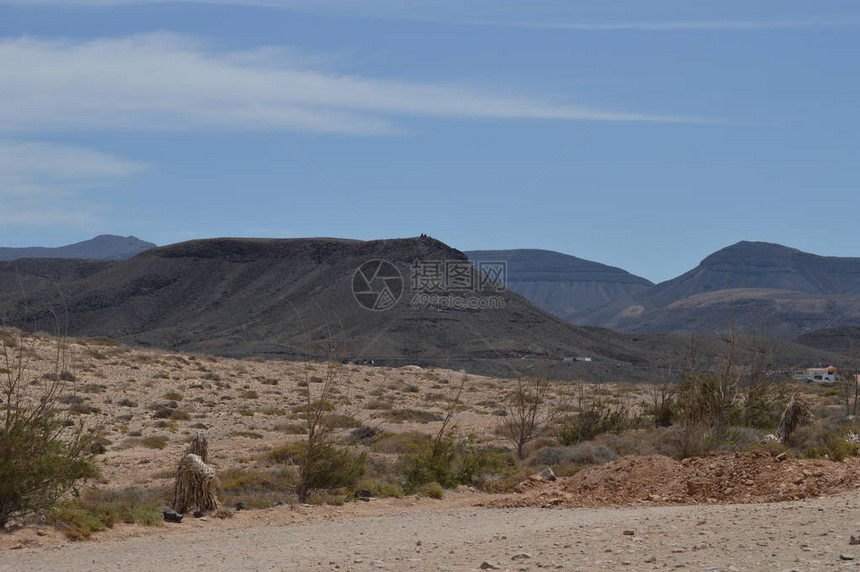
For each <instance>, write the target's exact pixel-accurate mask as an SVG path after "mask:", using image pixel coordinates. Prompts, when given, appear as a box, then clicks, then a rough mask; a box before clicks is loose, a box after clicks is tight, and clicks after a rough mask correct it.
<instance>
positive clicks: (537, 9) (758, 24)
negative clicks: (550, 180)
mask: <svg viewBox="0 0 860 572" xmlns="http://www.w3.org/2000/svg"><path fill="white" fill-rule="evenodd" d="M2 4H26V5H30V6H32V5H43V6H81V7H116V6H129V5H141V4H209V5H234V6H256V7H263V8H274V9H285V10H294V11H299V12H307V13H312V14H317V15H329V14H336V15H338V16H345V15H346V16H352V17H360V18H370V19H388V20H414V21H431V22H439V23H445V24H463V25H475V26H506V27H522V28H536V29H567V30H582V31H607V32H612V31H640V32H665V31H697V30H698V31H708V30H713V31H717V30H722V31H735V32H754V31H767V30H779V29H791V28H821V27H843V26H856V25H860V17H858V16H856V15H845V14H840V15H838V16H836V17H820V16H809V15H800V16H796V17H792V16H788V15H784V17H779V16H774V17H770V18H759V19H748V18H744V17H743V14H744V9H743V8H740V9H739V8H738V6H739V5H735V7H734V8H733V7H732V6H731V3H728V4H726V5H725V6H721V7H722V8H724V9H722V10H719V12H721V13H722V14H721V15H725V14H739V17H706V16H705V14H707V9H708V7H703V6H701V5H697V4H695V3H687V4H686V6H685V5H684V4H680V5H679V4H677V3H671V2H669V3H668V4H669V6H670V8H669V9H664V10H663V13H674V12H679V13H678V15H677V18H665V17H663V18H660V17H658V18H653V17H651V18H649V17H647V16H646V15H644V14H643V17H642V18H641V19H636V18H628V19H625V18H623V17H622V15H623V13H624V12H628V11H630V10H624V11H620V10H618V9H613V8H612V7H610V6H607V5H606V4H605V2H602V1H597V2H588V1H585V2H583V1H578V2H575V3H573V2H567V1H566V0H533V1H532V2H530V3H529V4H528V6H527V9H524V5H523V4H522V2H520V1H519V0H513V1H505V0H471V1H470V2H466V3H464V2H462V1H461V0H456V1H454V0H436V1H434V2H426V1H423V0H363V1H361V2H356V1H355V0H0V5H2ZM740 6H743V5H742V4H740ZM628 8H629V7H628ZM786 9H788V7H786ZM659 10H660V3H659V2H656V3H649V4H648V10H647V12H646V13H645V14H648V13H650V14H656V13H659ZM691 14H696V16H695V17H690V15H691ZM700 15H701V16H702V17H699V16H700ZM709 15H711V16H712V15H713V13H712V14H709ZM524 16H527V18H524Z"/></svg>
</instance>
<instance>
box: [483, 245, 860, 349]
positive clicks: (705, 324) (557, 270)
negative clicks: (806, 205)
mask: <svg viewBox="0 0 860 572" xmlns="http://www.w3.org/2000/svg"><path fill="white" fill-rule="evenodd" d="M532 252H535V253H536V254H535V255H533V256H532V255H530V254H529V253H532ZM473 255H474V259H475V260H476V261H477V260H481V259H482V258H483V257H486V256H496V257H500V258H502V259H505V260H508V276H509V281H508V284H509V286H510V287H511V288H512V289H513V290H515V291H517V292H520V293H522V294H523V295H524V296H526V297H527V298H529V299H530V300H532V302H534V303H535V304H536V305H538V306H540V307H542V308H544V309H546V310H547V311H550V312H552V313H553V314H555V315H557V316H560V317H562V318H564V319H567V320H569V321H572V322H575V323H578V324H584V325H597V326H602V327H607V328H612V329H616V330H620V331H625V332H643V333H644V332H681V333H684V332H686V333H690V332H699V333H715V332H725V331H727V330H729V329H730V328H731V327H732V323H734V325H735V327H737V328H739V329H742V330H747V331H750V330H754V331H758V332H759V333H767V334H769V335H771V336H776V337H779V338H783V339H791V338H794V337H796V336H800V335H803V334H806V333H810V332H813V331H816V330H820V329H828V328H834V327H840V326H860V258H837V257H826V256H817V255H814V254H809V253H806V252H802V251H800V250H796V249H793V248H788V247H785V246H781V245H778V244H771V243H766V242H739V243H737V244H734V245H732V246H729V247H727V248H724V249H722V250H720V251H718V252H716V253H714V254H712V255H710V256H708V257H706V258H705V259H704V260H702V262H701V263H700V264H699V265H698V266H697V267H696V268H694V269H692V270H690V271H689V272H686V273H684V274H682V275H681V276H679V277H677V278H674V279H672V280H668V281H666V282H662V283H660V284H657V285H649V284H650V283H649V282H648V281H647V280H645V279H642V278H638V277H635V276H633V275H630V274H628V273H627V272H625V271H623V270H620V269H616V268H611V267H606V266H603V265H601V264H598V263H594V262H588V261H582V260H581V259H578V258H575V257H569V256H566V255H562V254H559V253H546V252H545V251H527V250H513V251H493V252H492V253H491V254H487V252H486V251H483V252H478V253H470V256H473ZM529 257H531V261H530V262H528V263H526V262H525V260H528V259H529ZM562 261H568V262H569V264H564V263H563V262H562ZM561 269H565V270H564V271H563V270H561ZM544 270H545V271H544ZM568 293H569V294H568ZM610 293H611V294H610ZM604 295H606V298H611V299H609V300H608V301H606V302H605V303H604V304H602V305H601V304H600V301H601V298H603V297H604Z"/></svg>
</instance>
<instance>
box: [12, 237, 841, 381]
mask: <svg viewBox="0 0 860 572" xmlns="http://www.w3.org/2000/svg"><path fill="white" fill-rule="evenodd" d="M547 259H548V260H553V259H555V260H560V259H558V258H557V257H556V256H547ZM371 260H386V261H389V262H391V263H392V264H393V265H394V266H395V267H396V268H397V269H398V270H399V272H400V274H401V275H402V277H403V279H404V281H405V283H404V287H405V288H406V290H405V291H404V292H403V295H402V297H401V300H400V301H399V302H398V303H397V304H396V305H394V306H393V307H391V308H390V309H386V310H384V311H370V310H367V309H365V308H363V307H361V305H360V304H359V303H358V301H357V300H356V297H354V295H353V289H354V287H355V285H356V283H357V282H356V270H357V269H358V268H359V267H362V265H363V264H364V263H366V262H368V261H371ZM415 260H431V261H439V260H441V261H445V260H447V261H452V262H455V263H458V264H459V263H463V262H465V263H466V267H467V268H471V266H470V265H469V264H468V261H467V258H466V256H465V255H464V254H463V253H462V252H460V251H457V250H455V249H453V248H450V247H449V246H447V245H445V244H443V243H441V242H439V241H437V240H434V239H432V238H429V237H418V238H410V239H398V240H379V241H370V242H362V241H353V240H338V239H325V238H319V239H209V240H195V241H189V242H184V243H179V244H174V245H169V246H164V247H159V248H153V249H150V250H147V251H145V252H143V253H141V254H139V255H137V256H135V257H133V258H131V259H129V260H123V261H92V260H79V261H73V260H33V259H27V260H17V261H12V262H4V263H0V287H2V289H0V320H2V323H5V324H8V325H14V326H21V327H26V328H36V329H44V330H48V331H53V328H54V322H55V319H56V318H55V316H57V315H60V316H65V315H67V316H68V327H69V333H70V334H71V335H75V336H94V335H99V336H110V337H114V338H117V339H119V340H121V341H124V342H127V343H130V344H137V345H143V346H152V347H159V348H165V349H172V350H181V351H187V352H204V353H213V354H218V355H225V356H235V357H240V356H242V357H244V356H259V357H280V358H290V359H300V358H306V357H311V358H322V357H324V356H325V355H326V352H327V349H328V347H329V345H330V344H332V343H334V344H335V345H336V346H337V348H338V353H339V355H342V356H344V357H345V358H346V359H349V360H357V361H367V360H372V361H373V362H374V363H376V364H378V365H394V366H399V365H404V364H415V365H420V366H428V365H432V366H438V367H447V368H453V369H465V370H466V371H471V372H475V373H484V374H490V375H509V374H511V373H512V371H513V370H512V368H513V367H514V366H517V364H519V365H518V367H522V368H525V369H526V370H529V368H532V369H533V368H534V367H536V366H535V363H536V362H535V361H534V360H536V359H540V358H550V359H551V360H553V365H554V370H553V375H554V376H555V377H557V378H562V379H564V378H568V379H591V380H595V381H601V380H613V379H625V380H631V381H634V380H643V379H654V378H656V377H659V375H660V369H659V368H660V367H666V366H669V365H674V366H675V367H677V365H678V363H679V362H680V361H681V360H682V359H683V354H684V352H685V347H686V345H687V343H688V337H687V336H683V335H675V334H654V335H651V334H648V335H641V334H636V335H630V334H624V333H617V332H613V331H610V330H606V329H603V328H597V327H582V326H575V325H573V324H570V323H569V322H565V321H563V320H561V319H559V318H557V317H554V316H552V315H550V314H547V313H546V312H544V311H543V310H541V309H539V308H537V307H535V306H534V305H532V304H531V303H529V302H528V301H527V300H526V299H525V298H524V297H522V296H520V295H518V294H516V293H514V292H513V291H502V292H487V291H478V292H471V293H467V294H468V296H471V297H473V298H475V299H476V300H477V302H479V304H478V306H477V307H478V308H480V309H475V308H472V307H462V308H456V307H441V308H440V307H433V306H432V305H431V306H427V307H415V305H414V304H412V299H411V296H412V293H411V292H410V291H409V287H410V286H411V284H410V272H411V271H412V268H413V266H412V265H413V262H414V261H415ZM567 262H570V261H567ZM576 264H580V265H584V267H586V268H591V270H592V271H593V276H594V278H595V280H596V283H597V284H600V276H601V275H603V274H608V275H615V276H617V277H618V278H619V281H627V282H629V284H628V285H627V287H630V288H640V287H648V285H647V283H643V281H642V280H641V279H638V280H637V279H636V277H632V276H630V275H627V274H626V273H623V271H618V270H617V269H610V268H609V267H603V266H601V265H592V264H591V263H585V261H581V263H580V262H577V263H576ZM557 268H558V272H559V273H560V274H561V275H562V276H566V278H565V279H569V278H570V276H569V274H570V272H571V268H572V267H571V266H565V265H564V264H560V265H558V266H557ZM472 272H474V271H472ZM555 274H556V273H554V272H550V273H549V275H551V276H555ZM535 276H537V275H535ZM604 281H605V280H604ZM570 282H571V284H573V285H574V286H575V287H576V288H578V286H576V284H577V281H575V280H570ZM580 282H582V281H580ZM368 283H369V284H372V285H373V284H375V285H377V286H378V285H379V284H380V283H385V279H382V280H380V277H379V276H377V277H375V278H369V279H368V280H367V283H362V284H363V285H362V288H363V287H364V286H366V285H367V284H368ZM574 286H572V287H571V288H572V289H574ZM587 290H588V288H582V289H580V290H579V291H587ZM593 290H594V291H595V292H598V294H597V295H596V296H595V300H596V299H598V298H599V296H606V297H610V296H611V294H609V293H610V292H611V291H612V290H611V287H610V286H606V287H605V288H604V287H603V286H601V287H599V288H598V287H595V288H593ZM601 291H602V292H603V294H600V293H599V292H601ZM452 293H453V292H450V291H443V292H439V296H447V295H448V294H452ZM633 294H634V295H635V294H636V292H635V290H634V291H633ZM491 297H494V298H495V299H496V301H498V300H501V302H502V304H501V306H497V307H493V306H491V305H487V304H485V302H489V301H490V298H491ZM583 308H584V309H583V311H585V310H586V309H585V307H584V306H583ZM726 343H727V342H726V340H725V339H723V338H720V337H715V336H714V337H708V336H703V337H702V338H701V339H700V347H699V351H700V352H701V353H700V355H701V356H702V357H703V360H704V359H707V358H708V356H710V357H711V358H716V357H717V356H720V355H723V354H724V352H725V351H726ZM785 344H787V345H786V347H788V348H790V351H784V352H781V354H780V355H781V356H789V357H790V359H791V360H793V361H792V363H791V364H787V363H786V362H781V363H782V365H800V364H805V363H817V362H818V361H821V360H824V361H831V360H832V359H835V358H833V357H832V356H831V354H828V353H827V352H825V351H821V350H817V349H816V350H812V349H808V348H804V347H802V346H797V345H795V344H790V343H789V342H785ZM582 356H587V357H590V358H592V361H591V362H588V364H587V365H583V364H582V363H578V362H574V361H569V362H565V361H564V359H563V358H566V357H582Z"/></svg>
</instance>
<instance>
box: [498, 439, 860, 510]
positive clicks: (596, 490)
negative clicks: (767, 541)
mask: <svg viewBox="0 0 860 572" xmlns="http://www.w3.org/2000/svg"><path fill="white" fill-rule="evenodd" d="M857 487H860V459H857V458H850V459H846V460H845V461H843V462H839V463H836V462H831V461H825V460H817V459H803V460H793V459H788V458H786V457H785V455H779V456H778V455H773V454H771V453H766V452H747V453H716V454H713V455H710V456H708V457H703V458H695V457H694V458H689V459H684V460H683V461H676V460H675V459H671V458H669V457H662V456H659V455H649V456H641V457H640V456H631V457H625V458H622V459H619V460H617V461H613V462H611V463H607V464H606V465H601V466H597V467H588V468H586V469H584V470H582V471H580V472H579V473H577V474H576V475H574V476H572V477H569V478H565V479H559V480H557V481H555V482H542V481H539V480H537V479H534V478H533V479H530V480H528V481H525V482H523V483H521V484H520V485H518V486H517V490H518V491H519V492H521V493H522V494H519V495H510V496H501V497H500V498H497V499H493V500H491V501H490V502H489V503H488V506H491V507H527V506H531V507H544V508H548V507H555V506H557V507H599V506H636V505H652V504H720V503H752V502H778V501H787V500H798V499H803V498H808V497H815V496H820V495H825V494H834V493H839V492H842V491H847V490H853V489H856V488H857Z"/></svg>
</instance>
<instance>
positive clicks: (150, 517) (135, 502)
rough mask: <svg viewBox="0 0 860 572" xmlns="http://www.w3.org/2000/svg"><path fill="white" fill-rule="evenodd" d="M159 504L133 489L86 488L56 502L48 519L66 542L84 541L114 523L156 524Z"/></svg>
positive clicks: (140, 491) (157, 500) (157, 522)
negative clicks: (74, 496)
mask: <svg viewBox="0 0 860 572" xmlns="http://www.w3.org/2000/svg"><path fill="white" fill-rule="evenodd" d="M162 504H163V503H162V501H161V500H160V499H158V498H157V496H156V493H153V492H146V491H142V490H140V489H136V488H129V489H124V490H121V491H113V492H105V491H102V490H99V489H89V490H87V491H85V492H84V494H83V495H82V496H81V497H80V498H76V499H68V500H64V501H61V502H59V503H58V504H57V506H56V507H55V508H54V509H53V510H52V511H51V513H50V515H49V518H50V520H51V522H53V523H55V524H57V525H59V526H61V527H62V528H63V530H64V532H65V533H66V536H68V537H69V538H70V539H72V540H85V539H87V538H89V537H90V536H91V535H92V533H93V532H98V531H100V530H105V529H106V528H110V527H112V526H113V525H114V524H116V523H117V522H123V523H128V524H144V525H148V526H155V525H160V524H161V523H162V518H161V506H162Z"/></svg>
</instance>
